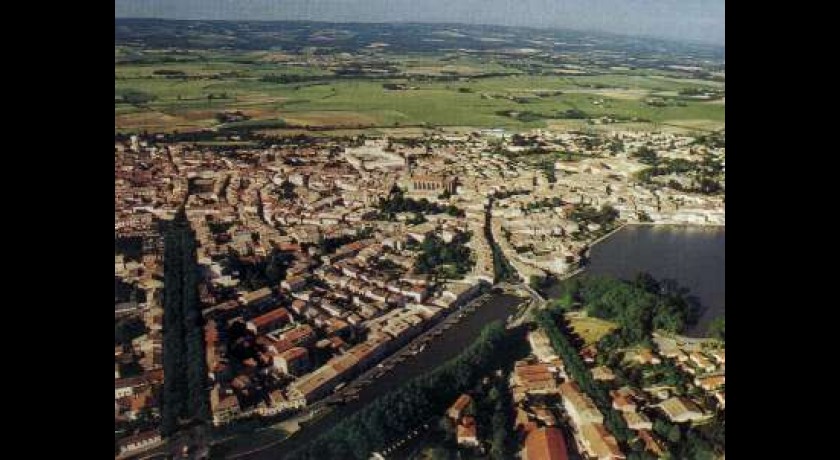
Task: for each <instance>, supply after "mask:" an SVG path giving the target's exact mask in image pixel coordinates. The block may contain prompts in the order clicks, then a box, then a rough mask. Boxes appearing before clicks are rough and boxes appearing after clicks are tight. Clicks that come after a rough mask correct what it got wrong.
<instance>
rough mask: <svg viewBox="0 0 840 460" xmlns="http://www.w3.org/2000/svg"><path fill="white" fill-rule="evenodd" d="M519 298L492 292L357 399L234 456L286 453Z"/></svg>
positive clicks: (463, 341) (435, 361) (460, 344)
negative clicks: (290, 433) (271, 442)
mask: <svg viewBox="0 0 840 460" xmlns="http://www.w3.org/2000/svg"><path fill="white" fill-rule="evenodd" d="M522 302H523V299H522V298H520V297H516V296H513V295H509V294H498V295H497V294H494V295H492V297H490V299H489V300H487V301H486V302H484V303H483V304H481V306H479V307H478V308H477V309H476V310H475V311H474V312H473V313H469V314H467V315H466V316H465V317H464V318H463V319H461V320H460V321H459V322H458V323H456V324H455V325H453V326H452V327H451V328H449V329H448V330H446V331H444V332H443V334H441V335H440V336H439V337H437V338H435V339H434V340H432V341H431V342H430V343H429V344H428V345H427V346H426V347H425V348H424V349H423V351H421V352H420V353H418V354H417V355H415V356H410V357H408V358H407V359H406V360H405V361H403V362H402V363H400V364H398V365H396V366H395V367H394V368H393V369H392V370H391V371H390V372H388V373H386V374H385V375H383V376H381V377H380V378H378V379H374V380H372V382H371V383H370V384H369V385H367V386H365V387H363V388H362V390H361V391H360V392H359V399H357V400H355V401H352V402H349V403H347V404H345V405H342V406H335V407H333V411H332V412H330V413H329V414H327V415H325V416H323V417H322V418H320V419H317V420H315V421H314V422H312V423H311V424H309V425H306V426H304V427H303V428H302V429H301V430H300V431H299V432H297V433H296V434H294V435H293V436H292V437H291V438H289V439H288V440H286V441H283V442H281V443H279V444H276V445H273V446H271V447H269V448H267V449H265V450H262V451H259V452H255V453H253V454H250V455H247V456H241V457H237V458H238V459H240V458H241V459H254V460H268V459H271V460H277V459H280V458H282V457H283V455H284V454H285V453H289V452H291V451H293V450H295V449H297V448H299V447H301V446H303V445H304V444H306V443H307V442H309V441H312V440H313V439H315V438H317V437H318V435H320V434H322V433H325V432H326V431H327V430H329V429H330V428H332V427H333V426H334V425H335V424H336V423H338V422H339V421H341V420H342V419H344V418H346V417H348V416H349V415H351V414H353V413H355V412H356V411H358V410H359V409H361V408H363V407H365V406H366V405H367V404H368V403H370V402H372V401H373V400H374V399H376V398H378V397H380V396H382V395H383V394H385V393H386V392H388V391H389V390H391V389H394V388H396V387H397V386H399V385H400V384H402V383H403V382H406V381H408V380H410V379H411V378H413V377H416V376H418V375H420V374H423V373H425V372H428V371H430V370H432V369H434V368H436V367H437V366H439V365H441V364H443V363H444V362H446V361H447V360H449V359H452V358H454V357H455V356H456V355H458V353H460V352H461V351H463V350H464V349H465V348H466V347H467V346H468V345H469V344H470V343H472V342H473V341H474V340H475V339H476V338H478V335H479V334H480V333H481V330H482V329H483V328H484V326H486V325H487V324H489V323H491V322H493V321H496V320H500V321H502V322H504V321H506V320H507V318H508V316H510V315H511V314H513V313H515V312H516V309H517V307H518V306H519V305H520V304H521V303H522ZM455 314H458V313H455Z"/></svg>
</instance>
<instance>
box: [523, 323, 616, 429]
mask: <svg viewBox="0 0 840 460" xmlns="http://www.w3.org/2000/svg"><path fill="white" fill-rule="evenodd" d="M557 313H558V310H554V309H551V310H549V309H546V310H538V311H537V312H536V313H535V315H534V316H535V319H536V322H537V325H538V326H539V327H540V328H542V329H543V330H544V331H545V332H546V334H547V335H548V337H549V339H550V340H551V345H552V346H553V347H554V350H555V351H557V354H559V355H560V358H561V359H562V360H563V364H564V366H565V369H566V373H567V374H568V375H569V376H570V377H571V378H572V379H573V380H574V381H575V382H577V384H578V386H580V389H581V390H582V391H583V392H585V393H586V394H588V395H589V396H590V397H591V398H592V400H593V401H594V402H595V404H596V405H597V406H598V408H599V409H600V410H601V413H602V414H603V415H604V425H605V426H606V427H607V429H608V430H609V431H610V433H612V434H613V435H614V436H615V438H616V439H617V440H618V441H619V442H620V443H623V444H626V443H627V441H629V440H630V437H631V433H630V429H629V428H627V423H626V422H625V421H624V419H622V418H621V416H620V415H619V414H618V413H617V412H616V411H615V410H613V408H612V400H611V399H610V397H609V393H608V392H607V389H606V388H604V387H603V386H601V385H600V384H599V383H598V382H596V381H595V379H593V378H592V374H591V373H590V372H589V369H588V368H587V367H586V364H584V362H583V359H581V357H580V355H579V354H578V350H577V348H576V347H575V346H574V345H573V344H572V343H571V342H570V341H569V338H568V337H567V336H566V335H565V334H564V333H563V332H561V331H560V329H559V328H558V327H557V321H556V318H555V315H556V314H557Z"/></svg>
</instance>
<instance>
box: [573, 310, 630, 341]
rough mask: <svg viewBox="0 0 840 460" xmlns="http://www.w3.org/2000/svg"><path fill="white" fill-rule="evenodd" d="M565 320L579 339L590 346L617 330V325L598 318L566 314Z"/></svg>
mask: <svg viewBox="0 0 840 460" xmlns="http://www.w3.org/2000/svg"><path fill="white" fill-rule="evenodd" d="M566 319H568V320H569V324H570V325H571V327H572V329H573V330H574V331H575V333H576V334H577V335H579V336H580V338H582V339H583V341H584V342H586V345H590V344H593V343H596V342H598V341H599V340H601V337H603V336H605V335H607V334H609V333H610V332H611V331H613V330H615V329H616V328H618V325H617V324H615V323H613V322H610V321H606V320H603V319H599V318H590V317H588V316H578V315H577V314H575V315H571V314H568V313H567V314H566Z"/></svg>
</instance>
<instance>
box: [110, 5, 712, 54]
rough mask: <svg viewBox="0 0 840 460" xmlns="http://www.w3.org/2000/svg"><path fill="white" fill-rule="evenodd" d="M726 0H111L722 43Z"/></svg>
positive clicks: (200, 11)
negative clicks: (575, 30) (521, 27)
mask: <svg viewBox="0 0 840 460" xmlns="http://www.w3.org/2000/svg"><path fill="white" fill-rule="evenodd" d="M724 12H725V0H115V16H116V17H154V18H169V19H253V20H278V19H304V20H313V21H330V22H391V21H404V22H405V21H416V22H462V23H472V24H501V25H509V26H535V27H556V28H569V29H579V30H602V31H606V32H613V33H619V34H627V35H649V36H656V37H665V38H672V39H683V40H691V41H701V42H706V43H714V44H719V45H723V44H724V43H725V35H726V27H725V14H724Z"/></svg>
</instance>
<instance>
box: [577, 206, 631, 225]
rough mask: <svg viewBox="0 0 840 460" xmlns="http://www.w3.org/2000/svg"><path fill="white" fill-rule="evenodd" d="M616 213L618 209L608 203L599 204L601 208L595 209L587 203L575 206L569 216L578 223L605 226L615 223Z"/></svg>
mask: <svg viewBox="0 0 840 460" xmlns="http://www.w3.org/2000/svg"><path fill="white" fill-rule="evenodd" d="M618 215H619V213H618V211H617V210H616V209H615V208H613V207H612V206H610V205H608V204H605V205H603V206H601V209H596V208H594V207H592V206H589V205H582V206H575V208H574V209H573V210H572V212H571V213H570V215H569V218H571V219H572V220H574V221H575V222H577V223H580V224H590V223H592V224H598V225H600V226H601V227H604V228H607V227H612V226H613V225H615V221H616V219H618Z"/></svg>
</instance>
